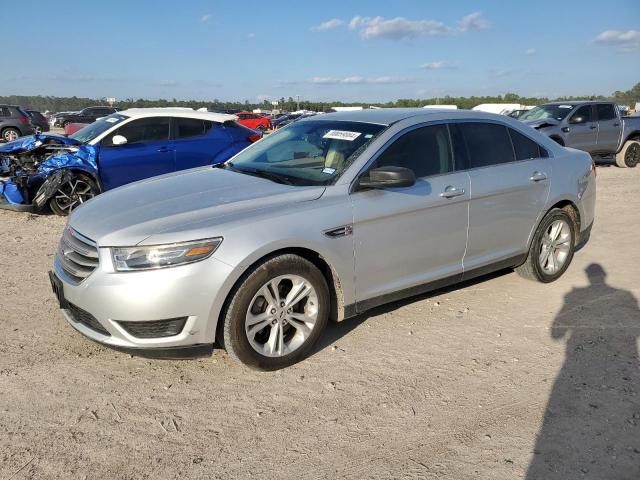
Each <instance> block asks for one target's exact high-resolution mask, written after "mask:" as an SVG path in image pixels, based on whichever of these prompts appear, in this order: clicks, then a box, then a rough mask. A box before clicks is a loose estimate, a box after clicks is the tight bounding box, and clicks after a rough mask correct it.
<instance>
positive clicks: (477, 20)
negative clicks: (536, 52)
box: [313, 12, 489, 40]
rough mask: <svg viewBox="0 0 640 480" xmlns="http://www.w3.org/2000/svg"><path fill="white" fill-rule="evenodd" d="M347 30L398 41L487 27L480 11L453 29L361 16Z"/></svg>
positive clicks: (336, 21) (430, 22)
mask: <svg viewBox="0 0 640 480" xmlns="http://www.w3.org/2000/svg"><path fill="white" fill-rule="evenodd" d="M344 24H345V22H344V21H343V20H340V19H338V18H334V19H331V20H328V21H327V22H324V23H321V24H320V25H318V26H317V27H313V30H316V31H319V30H328V29H330V28H336V27H338V26H342V25H344ZM348 27H349V29H351V30H355V31H357V32H358V33H359V35H360V36H361V37H362V38H366V39H369V38H387V39H391V40H401V39H404V38H417V37H433V36H443V35H453V34H455V33H461V32H468V31H470V30H478V29H481V28H487V27H489V22H487V21H486V20H485V19H484V18H483V17H482V14H481V13H480V12H473V13H470V14H469V15H466V16H465V17H463V18H462V19H461V20H460V21H459V22H458V24H457V26H449V25H445V24H444V23H443V22H440V21H437V20H427V19H425V20H409V19H407V18H404V17H395V18H384V17H380V16H377V17H364V16H359V15H358V16H355V17H353V18H352V19H351V20H350V21H349V23H348Z"/></svg>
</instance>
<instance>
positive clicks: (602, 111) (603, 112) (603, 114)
mask: <svg viewBox="0 0 640 480" xmlns="http://www.w3.org/2000/svg"><path fill="white" fill-rule="evenodd" d="M596 110H597V112H598V120H602V121H605V120H614V119H615V118H616V111H615V109H614V108H613V105H612V104H610V103H599V104H598V105H596Z"/></svg>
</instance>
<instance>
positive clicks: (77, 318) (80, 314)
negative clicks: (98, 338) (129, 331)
mask: <svg viewBox="0 0 640 480" xmlns="http://www.w3.org/2000/svg"><path fill="white" fill-rule="evenodd" d="M69 314H70V315H71V319H72V320H73V321H74V322H76V323H81V324H82V325H84V326H85V327H88V328H90V329H91V330H94V331H96V332H98V333H101V334H102V335H106V336H110V335H111V334H110V333H109V332H108V331H107V330H105V328H104V327H103V326H102V325H101V324H100V322H99V321H98V320H96V317H94V316H93V315H91V314H90V313H89V312H87V311H85V310H82V309H81V308H80V307H76V306H75V305H74V304H72V303H69Z"/></svg>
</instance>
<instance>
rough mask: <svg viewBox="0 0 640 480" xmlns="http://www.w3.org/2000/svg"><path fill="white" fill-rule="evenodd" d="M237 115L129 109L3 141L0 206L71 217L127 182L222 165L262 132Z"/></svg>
mask: <svg viewBox="0 0 640 480" xmlns="http://www.w3.org/2000/svg"><path fill="white" fill-rule="evenodd" d="M235 120H236V117H235V116H233V115H225V114H216V113H209V112H196V111H193V110H188V109H170V108H144V109H130V110H126V111H123V112H118V113H115V114H112V115H109V116H108V117H104V118H102V119H99V120H97V121H96V122H94V123H92V124H90V125H88V126H86V127H85V128H83V129H81V130H79V131H78V132H76V133H74V134H73V135H71V136H69V137H63V136H57V135H32V136H29V137H23V138H20V139H18V140H15V141H13V142H9V143H7V144H4V145H1V146H0V208H5V209H11V210H17V211H31V212H40V211H43V210H46V209H47V208H49V209H51V211H53V212H54V213H56V214H58V215H68V214H69V213H70V212H71V211H72V210H73V209H74V208H76V207H77V206H79V205H81V204H82V203H84V202H86V201H88V200H90V199H91V198H93V197H94V196H96V195H98V194H99V193H101V192H104V191H107V190H111V189H113V188H116V187H119V186H121V185H126V184H128V183H131V182H135V181H138V180H143V179H146V178H149V177H154V176H157V175H163V174H166V173H171V172H175V171H179V170H185V169H189V168H195V167H200V166H206V165H215V164H218V163H222V162H224V161H226V160H228V159H229V158H231V157H232V156H233V155H235V154H236V153H238V152H239V151H241V150H243V149H244V148H246V147H247V146H248V145H250V144H251V142H254V141H256V140H258V139H260V138H261V137H262V134H261V133H260V132H256V131H254V130H251V129H248V128H246V127H243V126H241V125H238V124H237V123H236V122H235Z"/></svg>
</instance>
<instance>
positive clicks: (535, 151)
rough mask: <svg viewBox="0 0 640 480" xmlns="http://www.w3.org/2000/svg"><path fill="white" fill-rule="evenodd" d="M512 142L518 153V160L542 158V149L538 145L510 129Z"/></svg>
mask: <svg viewBox="0 0 640 480" xmlns="http://www.w3.org/2000/svg"><path fill="white" fill-rule="evenodd" d="M509 135H511V141H512V142H513V150H514V151H515V153H516V160H529V159H530V158H540V157H541V155H540V148H539V147H538V144H537V143H536V142H534V141H533V140H531V139H530V138H529V137H526V136H525V135H523V134H521V133H520V132H517V131H515V130H513V129H511V128H510V129H509Z"/></svg>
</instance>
